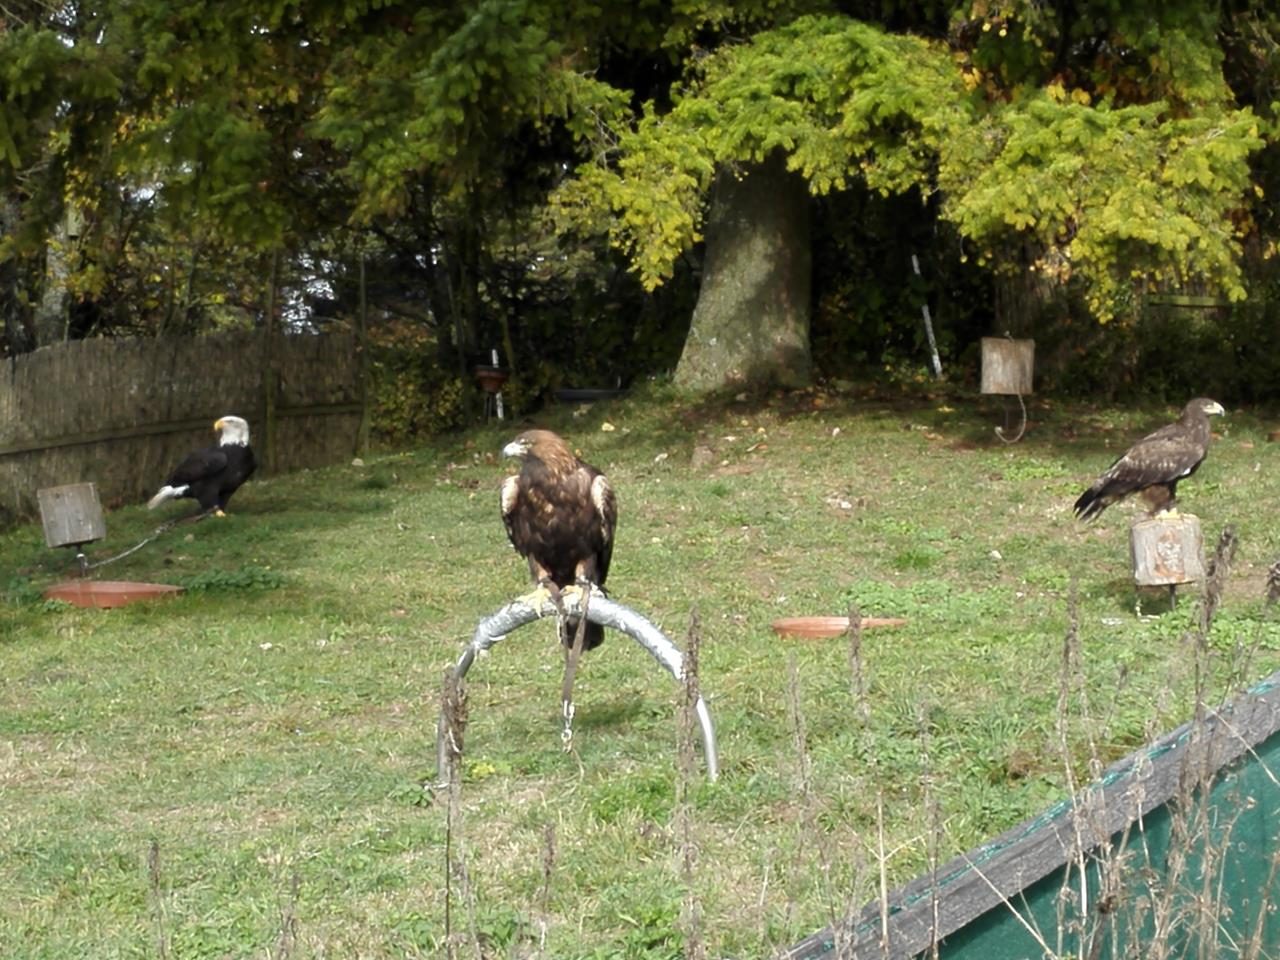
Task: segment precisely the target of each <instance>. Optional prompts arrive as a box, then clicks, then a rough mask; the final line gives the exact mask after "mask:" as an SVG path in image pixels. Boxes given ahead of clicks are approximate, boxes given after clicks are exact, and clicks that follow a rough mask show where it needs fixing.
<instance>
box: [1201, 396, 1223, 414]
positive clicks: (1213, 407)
mask: <svg viewBox="0 0 1280 960" xmlns="http://www.w3.org/2000/svg"><path fill="white" fill-rule="evenodd" d="M1204 412H1205V413H1207V414H1209V416H1211V417H1225V416H1226V415H1227V411H1226V410H1224V409H1223V408H1222V404H1220V403H1218V402H1217V401H1216V400H1215V401H1214V402H1213V403H1211V404H1210V405H1209V406H1207V407H1205V408H1204Z"/></svg>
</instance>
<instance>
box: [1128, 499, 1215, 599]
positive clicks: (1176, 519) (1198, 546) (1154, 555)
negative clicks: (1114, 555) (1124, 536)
mask: <svg viewBox="0 0 1280 960" xmlns="http://www.w3.org/2000/svg"><path fill="white" fill-rule="evenodd" d="M1129 549H1130V555H1131V557H1132V559H1133V579H1134V582H1136V583H1137V584H1138V586H1140V587H1163V586H1176V585H1177V584H1180V583H1192V582H1194V581H1197V580H1203V579H1204V575H1205V574H1204V538H1203V536H1202V535H1201V533H1200V518H1199V517H1197V516H1194V515H1193V514H1190V513H1182V514H1177V515H1175V516H1167V515H1166V516H1158V517H1148V518H1146V519H1145V520H1139V521H1138V522H1137V523H1135V524H1134V525H1133V526H1132V527H1131V528H1130V529H1129Z"/></svg>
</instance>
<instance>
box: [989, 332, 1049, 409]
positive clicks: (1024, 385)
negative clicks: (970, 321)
mask: <svg viewBox="0 0 1280 960" xmlns="http://www.w3.org/2000/svg"><path fill="white" fill-rule="evenodd" d="M1035 361H1036V342H1035V341H1034V340H1012V339H1010V338H1009V337H983V338H982V392H983V393H1005V394H1015V395H1017V396H1020V397H1025V396H1029V395H1030V394H1032V393H1034V392H1035V391H1034V390H1033V389H1032V375H1033V373H1034V372H1035Z"/></svg>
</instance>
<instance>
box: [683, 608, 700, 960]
mask: <svg viewBox="0 0 1280 960" xmlns="http://www.w3.org/2000/svg"><path fill="white" fill-rule="evenodd" d="M701 645H702V633H701V624H700V622H699V619H698V612H697V610H694V611H692V612H691V613H690V614H689V631H688V634H687V637H686V640H685V651H684V661H683V665H682V676H681V681H682V684H681V687H682V696H681V699H680V722H679V724H678V727H679V744H678V751H677V763H676V768H677V776H676V821H677V834H678V836H679V838H680V873H681V879H682V881H683V883H684V891H685V892H684V902H683V903H682V904H681V908H680V927H681V933H682V934H683V938H684V950H685V956H686V957H688V958H690V960H705V957H706V955H707V950H706V945H705V944H704V943H703V938H702V902H701V900H700V898H699V897H698V891H697V884H696V880H697V869H696V868H697V862H698V847H697V841H696V839H695V837H694V829H693V819H694V817H693V801H692V799H691V798H692V791H693V783H694V778H695V777H696V776H697V772H698V758H697V755H696V753H695V751H694V746H693V742H694V739H695V737H696V736H697V734H696V731H697V730H698V715H697V704H698V699H699V697H700V696H701V693H700V691H699V688H698V654H699V651H700V648H701Z"/></svg>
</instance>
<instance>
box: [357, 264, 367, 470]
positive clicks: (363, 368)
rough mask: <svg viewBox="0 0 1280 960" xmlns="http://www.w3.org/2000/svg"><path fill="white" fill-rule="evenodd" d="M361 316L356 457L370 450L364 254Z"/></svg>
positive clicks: (361, 270) (361, 279)
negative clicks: (358, 419) (358, 423)
mask: <svg viewBox="0 0 1280 960" xmlns="http://www.w3.org/2000/svg"><path fill="white" fill-rule="evenodd" d="M359 309H360V314H359V318H358V320H359V325H360V326H359V332H358V336H359V339H358V345H359V350H360V374H359V376H360V425H359V426H358V427H357V428H356V456H357V457H363V456H364V455H365V452H366V451H367V450H368V449H369V417H370V413H369V298H368V290H367V287H366V286H365V276H364V253H363V252H362V253H361V254H360V308H359Z"/></svg>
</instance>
